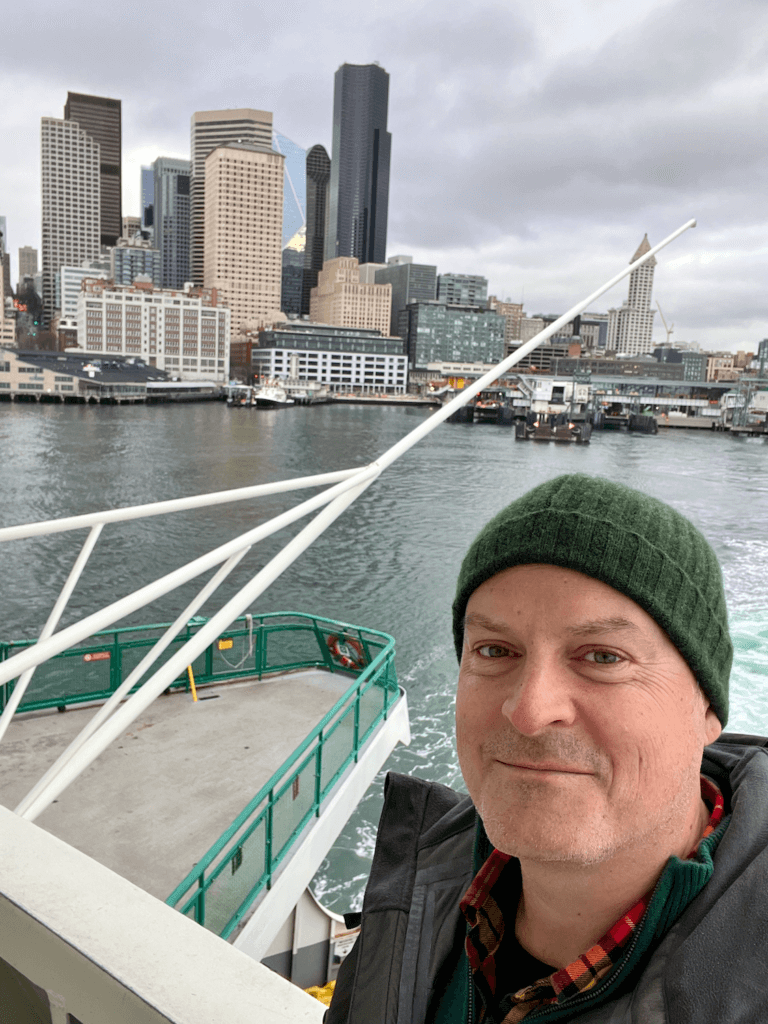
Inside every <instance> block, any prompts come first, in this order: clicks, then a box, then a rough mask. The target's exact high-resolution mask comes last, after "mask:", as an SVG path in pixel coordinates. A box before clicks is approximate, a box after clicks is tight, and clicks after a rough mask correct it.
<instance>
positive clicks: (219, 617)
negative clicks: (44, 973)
mask: <svg viewBox="0 0 768 1024" xmlns="http://www.w3.org/2000/svg"><path fill="white" fill-rule="evenodd" d="M695 224H696V221H695V220H690V221H688V222H687V223H686V224H683V225H682V227H680V228H678V229H677V231H674V232H673V233H672V234H671V235H669V236H668V237H667V238H665V239H664V241H662V242H660V243H659V244H658V245H656V246H654V247H653V248H652V249H650V250H649V251H648V252H647V253H645V254H644V255H643V256H641V257H640V259H638V260H636V261H635V262H634V263H632V264H630V265H629V266H627V267H626V268H625V269H624V270H622V271H621V272H620V273H618V274H616V275H615V276H614V277H612V278H611V279H610V280H609V281H607V282H606V283H605V284H603V285H602V286H601V287H600V288H598V289H597V291H594V292H593V293H592V294H591V295H588V296H587V298H585V299H583V300H582V301H581V302H579V303H577V304H576V305H575V306H573V307H572V308H571V309H569V310H568V312H567V313H564V314H563V316H561V317H560V318H559V319H557V320H555V321H554V323H552V324H550V325H549V326H548V327H547V328H545V330H543V331H541V332H540V333H539V334H537V335H536V337H535V338H532V339H531V340H530V341H528V342H526V344H524V345H521V346H520V348H518V349H517V350H516V351H515V352H514V353H512V354H511V355H510V356H508V357H507V358H506V359H504V360H502V361H501V362H500V363H499V364H498V365H497V366H495V367H493V369H491V370H489V371H488V372H487V373H486V374H484V375H483V376H482V377H480V378H479V379H478V380H476V381H475V382H474V384H471V385H470V386H469V387H467V388H465V389H464V390H463V391H462V392H461V393H460V394H458V395H457V396H456V397H455V398H454V399H452V400H451V401H450V402H448V403H447V404H446V405H444V406H442V408H441V409H439V410H438V411H437V412H435V413H434V414H433V415H432V416H430V417H429V418H428V419H426V420H425V421H424V422H423V423H421V424H420V425H419V426H418V427H416V429H415V430H412V431H411V432H410V433H409V434H406V436H405V437H403V438H402V439H401V440H400V441H398V442H397V444H395V445H393V446H392V447H391V448H390V449H389V450H388V451H386V452H384V453H383V454H382V455H381V456H380V457H379V458H378V459H376V461H375V462H372V463H370V464H369V465H367V466H363V467H360V468H358V469H347V470H341V471H339V472H335V473H325V474H321V475H318V476H309V477H300V478H297V479H294V480H283V481H280V482H277V483H272V484H260V485H257V486H253V487H243V488H238V489H237V490H231V491H220V492H218V493H215V494H202V495H195V496H193V497H189V498H178V499H175V500H172V501H163V502H155V503H152V504H148V505H137V506H134V507H133V508H125V509H112V510H108V511H102V512H94V513H91V514H89V515H82V516H73V517H69V518H66V519H59V520H49V521H47V522H41V523H31V524H28V525H25V526H14V527H7V528H5V529H0V542H3V541H9V540H20V539H22V538H28V537H39V536H43V535H46V534H50V533H61V532H63V531H67V530H78V529H89V531H90V532H89V534H88V537H87V538H86V541H85V544H84V545H83V548H82V550H81V552H80V554H79V555H78V557H77V559H76V561H75V564H74V566H73V568H72V571H71V572H70V575H69V578H68V579H67V581H66V583H65V585H64V588H63V589H62V592H61V594H60V596H59V598H58V599H57V601H56V603H55V605H54V608H53V610H52V611H51V614H50V616H49V618H48V621H47V622H46V624H45V626H44V628H43V631H42V633H41V635H40V638H39V640H38V641H37V643H36V644H35V645H34V646H31V647H28V648H26V649H25V650H23V651H21V652H20V653H18V654H16V655H14V656H13V657H11V658H9V659H8V660H7V661H5V662H2V663H0V685H3V684H5V683H7V682H9V681H10V680H11V679H15V678H16V677H18V680H17V683H16V686H15V688H14V691H13V694H12V696H11V699H10V700H9V702H8V704H7V706H6V708H5V710H4V711H3V714H2V716H0V739H2V736H3V735H4V733H5V731H6V729H7V728H8V723H9V722H10V719H11V717H12V715H13V713H14V712H15V710H16V708H17V707H18V704H19V702H20V701H21V699H22V697H23V695H24V691H25V690H26V688H27V686H28V685H29V682H30V680H31V678H32V675H33V673H34V671H35V668H36V667H37V666H38V665H40V664H41V663H42V662H44V661H47V660H48V659H49V658H51V657H53V656H54V655H56V654H59V653H61V652H62V651H65V650H67V649H68V648H70V647H72V646H73V645H75V644H77V643H79V642H81V641H82V640H84V639H85V638H86V637H89V636H91V635H93V634H94V633H96V632H97V631H99V630H102V629H106V628H107V627H109V626H111V625H112V624H113V623H115V622H117V621H118V620H120V619H122V618H123V617H124V616H126V615H129V614H131V613H132V612H135V611H137V610H138V609H140V608H143V607H145V606H146V605H147V604H149V603H150V602H152V601H155V600H156V599H158V598H159V597H161V596H163V595H165V594H167V593H169V592H170V591H172V590H174V589H175V588H176V587H178V586H181V585H182V584H185V583H187V582H189V581H190V580H192V579H195V578H196V577H198V576H200V575H201V574H202V573H204V572H206V571H207V570H209V569H212V568H214V567H216V566H218V567H219V568H218V571H217V572H216V574H215V575H214V576H213V578H212V579H211V580H210V581H209V582H208V583H206V584H205V586H204V587H203V588H202V589H201V590H200V592H199V593H198V594H197V595H196V597H195V598H193V600H192V601H191V602H190V603H189V604H188V605H187V607H186V608H185V609H184V611H183V612H182V613H181V614H180V615H179V616H178V618H177V619H176V621H175V622H174V623H173V625H172V626H170V627H169V629H168V630H167V631H166V633H165V634H164V635H163V636H162V637H161V638H160V639H159V640H158V641H157V643H156V644H155V646H154V647H153V648H152V649H151V650H150V651H149V653H148V654H147V655H146V657H145V658H144V660H143V661H142V662H141V664H140V665H139V666H138V667H137V668H136V669H135V670H134V672H132V673H131V674H130V676H129V677H128V678H127V679H126V680H125V681H124V683H123V684H122V685H121V686H120V688H119V689H118V690H117V691H116V692H115V693H114V694H113V695H112V697H111V698H110V699H109V700H108V701H107V702H106V704H104V705H103V706H102V707H101V708H100V709H99V711H98V712H97V714H96V715H95V717H94V718H93V720H92V721H91V722H90V723H89V724H88V725H87V726H86V727H85V729H84V730H83V731H82V732H81V733H80V735H79V736H78V737H77V738H76V739H75V740H73V742H72V743H71V744H70V746H69V747H68V748H67V750H65V751H64V753H63V754H61V755H60V757H59V758H58V760H57V761H56V762H55V764H54V765H52V766H51V768H49V769H48V771H47V772H46V773H45V775H44V776H43V777H42V779H40V781H39V782H38V783H37V784H36V785H35V786H34V787H33V789H32V790H31V791H30V792H29V793H28V794H27V796H26V797H25V798H24V799H23V800H22V801H21V803H20V804H19V805H18V806H17V807H16V808H15V810H16V812H17V813H18V814H19V815H21V816H22V817H24V818H27V819H30V820H34V819H35V818H36V817H37V816H38V815H39V814H40V813H41V812H42V811H43V810H45V808H46V807H47V806H48V805H49V804H50V803H51V802H52V801H53V800H55V799H56V798H57V797H58V796H59V794H60V793H61V792H62V791H63V790H64V789H66V787H67V786H68V785H69V784H70V783H71V782H72V781H73V780H74V779H76V778H77V777H78V775H80V773H81V772H82V771H84V770H85V769H86V768H87V767H88V766H89V765H90V764H91V763H92V762H93V761H94V760H95V759H96V758H97V757H98V756H99V754H100V753H101V752H102V751H103V750H104V749H105V748H106V747H107V746H108V745H109V744H110V743H111V742H112V741H113V740H114V739H116V738H117V737H118V736H120V735H121V734H122V733H123V732H124V731H125V730H126V728H127V727H128V726H129V725H130V724H131V723H132V722H133V721H134V720H135V719H136V718H137V717H138V716H139V715H140V714H142V712H143V711H144V710H145V709H146V708H147V707H148V706H149V704H151V702H152V701H153V700H154V699H155V698H156V697H157V696H159V695H160V694H161V693H162V692H163V691H164V690H165V689H166V688H167V687H168V686H169V685H170V684H171V683H172V682H173V680H174V679H176V677H177V676H178V675H180V674H181V673H182V672H183V671H184V669H185V668H186V666H187V665H191V664H192V662H193V661H194V659H195V658H196V657H197V656H198V655H199V654H201V653H202V651H204V650H205V648H206V647H207V646H208V645H209V644H210V643H212V642H213V641H214V640H215V639H216V637H217V636H219V635H220V634H221V633H222V632H224V631H225V630H226V629H227V628H228V626H229V625H230V624H231V623H232V622H233V621H234V620H235V619H236V618H237V617H238V616H239V615H242V614H243V613H244V612H245V611H246V610H247V609H248V608H249V607H250V606H251V605H252V604H253V602H254V601H255V600H256V599H257V598H258V597H259V596H260V595H261V594H263V593H264V591H265V590H266V589H267V588H268V587H269V585H270V584H271V583H273V582H274V581H275V580H276V579H277V578H278V577H279V576H280V575H281V573H283V572H284V571H285V570H286V569H287V568H288V567H289V566H290V565H291V564H292V563H293V562H294V561H295V560H296V559H297V558H298V557H299V555H300V554H301V553H302V552H303V551H304V550H306V548H307V547H309V545H310V544H312V542H313V541H314V540H315V539H316V538H317V537H319V536H320V534H321V533H323V532H324V531H325V530H326V529H327V528H328V527H329V526H330V525H331V523H333V522H334V521H335V520H336V519H337V518H338V517H339V516H340V515H341V514H342V513H343V512H344V511H345V509H347V508H348V507H349V506H350V505H351V504H352V503H353V502H354V500H355V499H356V498H357V497H359V495H360V494H362V493H363V491H365V490H366V489H367V488H368V487H369V486H370V485H371V484H372V483H373V482H374V480H376V479H378V477H379V476H380V475H381V473H382V472H383V471H384V470H385V469H386V468H387V467H388V466H390V465H391V464H392V463H393V462H394V461H395V460H396V459H398V458H400V456H401V455H403V454H405V452H407V451H408V450H409V449H410V448H412V447H413V446H414V445H415V444H417V443H418V442H419V441H420V440H421V439H422V438H423V437H425V436H426V435H427V434H429V433H430V432H431V431H433V430H434V429H435V428H436V427H438V426H439V425H440V424H441V423H443V422H444V421H445V420H446V419H448V417H449V416H451V415H452V414H453V413H454V412H456V410H457V409H459V408H460V407H461V406H464V405H466V404H467V403H468V402H469V401H470V400H471V399H472V398H474V397H475V396H476V395H477V394H478V393H479V392H480V391H482V390H483V389H484V388H486V387H488V386H489V385H490V384H492V383H493V382H494V381H496V380H497V379H498V377H499V376H501V375H502V374H504V373H506V372H507V371H508V370H509V369H511V368H512V367H513V366H514V365H515V364H516V363H518V362H519V361H520V360H521V359H523V358H525V356H527V355H528V353H529V352H531V351H532V350H533V349H535V348H536V347H537V345H540V344H541V343H542V342H543V341H546V339H547V338H549V337H551V336H552V335H554V334H556V333H557V332H558V331H559V330H560V328H561V327H563V326H565V324H567V323H569V322H570V321H571V320H572V319H573V318H574V317H575V316H576V315H577V314H579V313H581V312H582V311H583V310H584V309H586V308H587V306H589V305H591V304H592V303H593V302H594V301H595V299H597V298H598V297H599V296H600V295H602V294H603V293H604V292H606V291H608V290H609V289H610V288H612V287H613V286H614V285H615V284H617V283H618V282H619V281H621V280H622V278H624V277H626V276H627V275H628V274H630V273H632V271H633V270H635V269H637V267H639V266H641V265H642V264H643V263H646V262H647V261H648V260H650V259H652V258H653V256H654V255H655V254H656V253H657V252H659V250H660V249H663V248H664V247H665V246H666V245H668V244H669V243H670V242H672V241H673V240H674V239H675V238H677V237H678V236H679V235H681V234H682V233H683V232H684V231H686V230H687V229H688V228H691V227H694V226H695ZM327 485H330V486H327ZM323 486H325V487H326V489H325V490H322V491H320V493H318V494H315V495H314V496H313V497H311V498H308V499H306V500H305V501H302V502H300V503H299V504H298V505H296V506H295V507H294V508H292V509H289V510H288V511H287V512H283V513H282V514H280V515H278V516H276V517H275V518H273V519H271V520H269V521H268V522H266V523H263V524H262V525H260V526H258V527H256V528H254V529H252V530H248V531H246V532H245V533H243V534H241V535H240V536H239V537H236V538H235V539H234V540H231V541H229V542H228V543H226V544H222V545H221V546H219V547H217V548H215V549H214V550H213V551H210V552H208V554H206V555H202V556H200V557H199V558H195V559H193V560H192V561H190V562H188V563H187V564H186V565H183V566H181V567H180V568H179V569H176V570H174V571H173V572H171V573H168V574H167V575H166V576H163V577H161V578H160V579H158V580H155V581H154V582H153V583H149V584H147V585H146V586H143V587H140V588H139V589H138V590H136V591H134V592H133V593H132V594H129V595H127V596H126V597H123V598H121V599H119V600H117V601H114V602H112V603H111V604H109V605H107V606H106V607H104V608H102V609H100V610H99V611H97V612H94V613H93V614H92V615H88V616H86V617H85V618H83V619H81V620H80V621H79V622H76V623H74V624H73V625H71V626H68V627H67V628H66V629H62V630H60V631H59V632H55V630H56V626H57V625H58V623H59V619H60V617H61V614H62V612H63V611H64V608H65V607H66V604H67V601H68V600H69V597H70V595H71V593H72V591H73V589H74V587H75V585H76V584H77V581H78V579H79V578H80V575H81V573H82V571H83V569H84V568H85V565H86V563H87V561H88V558H89V556H90V554H91V552H92V551H93V548H94V547H95V545H96V542H97V541H98V539H99V537H100V535H101V532H102V530H103V528H104V527H105V526H106V525H108V524H111V523H115V522H124V521H126V520H129V519H142V518H146V517H149V516H157V515H167V514H169V513H171V512H179V511H183V510H187V509H193V508H207V507H209V506H212V505H219V504H225V503H228V502H234V501H244V500H246V499H249V498H256V497H262V496H265V495H269V494H278V493H282V492H285V491H293V490H300V489H306V488H313V487H323ZM318 510H319V511H318ZM313 512H317V515H316V516H315V518H314V519H312V520H311V521H310V522H309V523H308V524H307V525H306V526H305V527H304V528H303V529H302V530H301V531H300V533H298V534H297V535H296V536H295V537H294V538H293V539H292V540H291V541H289V543H288V544H286V546H285V547H284V548H283V549H282V551H280V552H279V553H278V554H277V555H275V557H274V558H273V559H272V560H271V561H270V562H268V563H267V564H266V565H265V566H264V567H263V568H262V569H261V570H260V571H259V572H257V573H256V575H255V576H253V578H252V579H251V580H249V581H248V582H247V583H246V584H245V585H244V586H243V587H242V588H241V589H240V590H239V591H238V592H237V594H235V596H234V597H232V598H231V599H230V600H229V601H228V602H227V603H226V604H225V605H224V606H223V607H222V608H221V609H220V610H219V611H218V612H217V613H216V614H215V615H214V616H213V617H212V618H211V619H209V621H208V622H207V623H206V625H204V626H203V627H202V628H201V629H200V630H198V631H197V632H196V633H195V634H194V635H193V636H192V637H190V639H189V640H188V641H187V642H186V643H185V644H184V645H183V647H181V648H180V649H179V650H178V651H177V652H176V653H175V654H174V655H173V656H172V657H171V658H170V659H169V660H168V661H167V662H166V663H165V664H164V665H163V666H162V667H161V668H159V669H158V670H157V671H156V672H155V673H154V674H153V675H152V676H150V678H149V679H147V680H146V682H145V683H144V684H143V686H142V687H141V689H140V690H138V691H137V692H136V693H135V694H133V695H132V696H130V697H129V698H128V699H127V700H125V703H123V704H122V705H121V701H123V699H124V698H125V697H126V696H127V695H128V693H129V691H130V690H131V689H132V688H133V687H134V686H135V685H136V684H137V683H138V682H139V681H140V679H141V678H142V677H143V676H144V675H145V673H146V672H147V671H148V669H149V668H150V667H151V666H152V664H153V663H154V662H155V661H156V660H157V658H158V657H159V656H160V654H162V652H163V651H164V650H166V649H167V648H168V646H169V645H170V643H171V642H172V641H173V639H174V638H175V637H176V636H177V634H178V633H179V632H180V631H181V630H182V629H183V628H184V626H185V625H186V623H187V621H188V620H189V618H190V617H191V616H192V615H194V614H195V613H196V612H197V611H198V609H199V608H200V607H201V606H202V605H203V604H204V602H205V601H207V600H208V599H209V598H210V597H211V596H212V594H213V593H214V592H215V591H216V590H217V588H218V587H219V585H220V584H221V583H222V582H223V581H224V580H225V579H226V578H227V576H228V575H229V574H230V573H231V572H232V570H233V569H234V568H235V566H236V565H237V564H238V563H239V562H240V561H241V559H242V558H243V557H244V556H245V554H246V553H247V552H248V550H249V549H250V548H251V547H252V546H253V545H254V544H256V543H258V542H259V541H260V540H263V539H264V538H265V537H269V536H271V535H272V534H274V533H276V532H277V531H278V530H281V529H282V528H283V527H285V526H288V525H290V524H291V523H294V522H296V521H297V520H299V519H301V518H303V517H305V516H307V515H310V514H311V513H313Z"/></svg>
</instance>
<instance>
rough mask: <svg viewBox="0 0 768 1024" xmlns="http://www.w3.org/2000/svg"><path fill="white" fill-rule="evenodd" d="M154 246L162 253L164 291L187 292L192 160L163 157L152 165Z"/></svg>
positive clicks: (161, 273) (189, 278)
mask: <svg viewBox="0 0 768 1024" xmlns="http://www.w3.org/2000/svg"><path fill="white" fill-rule="evenodd" d="M152 173H153V177H154V183H155V185H154V199H153V201H152V204H151V205H152V211H153V213H152V217H153V236H154V246H155V248H156V249H159V250H160V265H161V272H160V277H161V281H160V283H161V284H162V287H163V288H183V287H184V283H185V282H186V281H190V280H191V277H190V272H189V182H190V177H191V174H192V165H191V163H190V162H189V160H173V159H172V158H171V157H167V156H161V157H158V158H157V160H155V162H154V163H153V164H152Z"/></svg>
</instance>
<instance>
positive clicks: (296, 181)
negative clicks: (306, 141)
mask: <svg viewBox="0 0 768 1024" xmlns="http://www.w3.org/2000/svg"><path fill="white" fill-rule="evenodd" d="M272 148H273V149H274V150H275V152H276V153H282V154H283V156H284V157H285V164H284V167H285V184H284V187H283V248H285V246H286V245H288V244H289V243H290V242H292V241H293V240H294V239H295V238H296V235H297V234H298V232H299V231H301V229H302V228H303V227H304V225H305V224H306V222H307V166H306V165H307V152H306V150H304V149H302V148H301V146H297V145H296V143H295V142H292V141H291V140H290V139H289V138H288V137H287V136H286V135H281V134H280V132H272ZM296 244H297V243H296V242H295V241H293V246H292V248H294V249H295V247H296Z"/></svg>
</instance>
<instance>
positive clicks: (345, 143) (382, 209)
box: [325, 64, 392, 263]
mask: <svg viewBox="0 0 768 1024" xmlns="http://www.w3.org/2000/svg"><path fill="white" fill-rule="evenodd" d="M388 103H389V75H388V74H387V72H386V71H385V70H384V68H382V67H380V66H379V65H378V64H342V65H341V67H340V68H339V70H338V71H337V72H336V76H335V84H334V92H333V153H332V163H331V188H330V217H329V231H328V235H327V237H326V243H325V258H326V259H334V258H335V257H337V256H356V257H357V258H358V260H359V261H360V262H361V263H383V262H384V259H385V253H386V249H387V209H388V206H389V156H390V149H391V146H392V136H391V134H390V133H389V132H388V131H387V106H388Z"/></svg>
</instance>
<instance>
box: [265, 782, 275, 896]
mask: <svg viewBox="0 0 768 1024" xmlns="http://www.w3.org/2000/svg"><path fill="white" fill-rule="evenodd" d="M274 809H275V791H274V789H270V791H269V799H268V801H267V817H266V819H265V821H264V874H265V875H266V876H267V888H268V889H271V888H272V817H273V811H274Z"/></svg>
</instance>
